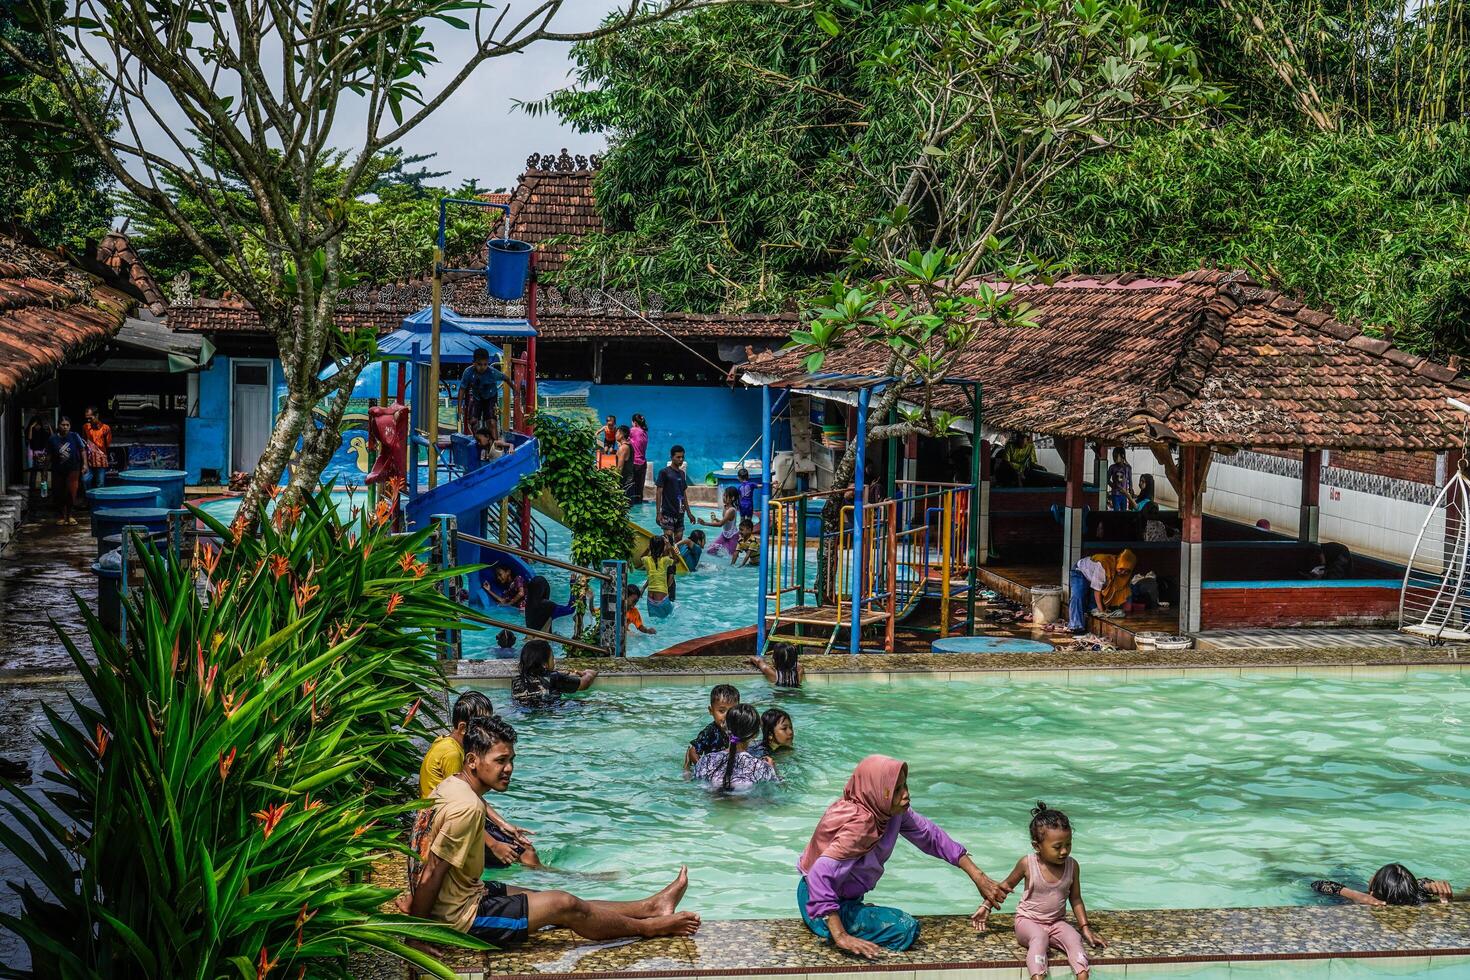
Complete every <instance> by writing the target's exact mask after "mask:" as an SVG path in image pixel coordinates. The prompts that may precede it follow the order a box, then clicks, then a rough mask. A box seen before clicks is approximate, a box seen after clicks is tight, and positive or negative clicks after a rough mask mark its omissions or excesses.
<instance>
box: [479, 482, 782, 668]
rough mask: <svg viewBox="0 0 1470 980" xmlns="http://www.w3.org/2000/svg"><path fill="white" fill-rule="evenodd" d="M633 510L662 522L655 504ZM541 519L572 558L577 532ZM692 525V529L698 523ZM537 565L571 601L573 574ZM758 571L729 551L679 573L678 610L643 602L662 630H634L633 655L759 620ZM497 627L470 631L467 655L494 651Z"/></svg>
mask: <svg viewBox="0 0 1470 980" xmlns="http://www.w3.org/2000/svg"><path fill="white" fill-rule="evenodd" d="M695 513H697V514H699V516H700V517H708V516H709V515H708V513H707V512H706V509H705V508H699V509H697V510H696V511H695ZM628 516H629V517H630V518H631V519H632V520H634V521H635V522H636V523H638V524H640V525H641V526H643V527H646V528H650V529H652V528H654V527H656V526H657V524H656V521H655V520H654V512H653V505H652V504H642V505H640V506H637V507H634V508H633V509H632V510H631V511H630V512H629V515H628ZM538 519H539V520H540V521H541V523H542V525H543V526H544V527H545V528H546V538H547V553H548V554H550V555H551V556H552V557H556V558H561V559H562V560H566V557H567V555H569V554H571V549H572V534H571V532H570V531H568V530H567V529H566V528H564V527H562V526H561V525H560V524H558V523H556V522H555V521H551V520H547V519H546V518H544V517H539V518H538ZM689 530H692V527H691V528H690V529H689ZM704 530H705V531H706V532H709V531H710V530H712V529H711V528H705V529H704ZM686 533H687V531H686ZM537 570H538V571H540V572H541V574H543V575H545V576H546V580H547V581H548V582H550V583H551V595H552V597H553V598H554V599H556V601H557V602H566V601H567V595H568V593H569V589H570V584H571V583H570V574H569V573H568V572H564V571H561V570H560V569H556V568H551V567H549V566H541V567H540V568H539V569H537ZM758 571H759V570H758V569H756V568H754V567H751V568H746V567H743V566H742V567H740V568H735V567H733V566H731V564H730V559H729V558H728V557H726V556H721V555H714V556H706V557H705V558H704V560H702V561H701V562H700V564H699V568H698V569H697V570H696V571H695V572H694V573H693V574H692V575H681V576H679V577H678V581H677V593H676V594H677V596H678V598H677V599H676V600H675V602H674V612H673V614H672V615H670V616H669V618H667V619H653V618H652V617H651V616H649V615H648V611H647V605H646V604H644V605H641V606H640V611H642V612H643V621H644V624H645V625H647V626H651V627H653V628H654V629H655V630H657V631H658V632H657V633H656V634H654V635H653V636H645V635H644V634H642V633H639V632H637V631H636V630H634V631H633V632H631V633H630V634H629V636H628V647H627V655H628V656H630V657H647V656H651V655H652V654H654V653H657V652H658V651H660V650H663V649H666V648H668V647H671V646H673V645H674V644H676V643H682V642H684V641H685V640H692V639H694V638H696V637H700V636H708V635H709V634H711V633H719V632H721V631H723V630H729V629H734V628H735V627H737V626H753V625H755V612H756V588H757V583H758V582H759V581H760V579H759V574H758ZM646 578H647V574H646V573H645V572H643V571H641V570H633V571H631V572H630V574H629V580H630V581H632V582H633V583H634V584H636V585H642V584H643V581H644V579H646ZM487 611H488V612H489V614H490V615H491V616H492V617H494V618H496V619H499V620H501V621H502V622H510V623H516V624H518V625H522V624H524V622H525V620H524V618H523V616H522V614H521V613H520V611H519V610H515V609H508V608H505V607H502V606H494V607H491V608H490V609H488V610H487ZM573 622H574V621H573V619H572V617H570V616H568V617H566V618H565V619H558V620H557V621H556V624H555V632H557V633H560V634H562V635H563V636H570V635H571V633H572V627H573ZM494 632H495V631H494V630H493V629H490V630H480V631H478V632H471V631H466V632H465V634H464V656H465V657H466V658H467V659H476V658H480V657H485V656H490V655H492V654H493V648H494V646H495V639H494Z"/></svg>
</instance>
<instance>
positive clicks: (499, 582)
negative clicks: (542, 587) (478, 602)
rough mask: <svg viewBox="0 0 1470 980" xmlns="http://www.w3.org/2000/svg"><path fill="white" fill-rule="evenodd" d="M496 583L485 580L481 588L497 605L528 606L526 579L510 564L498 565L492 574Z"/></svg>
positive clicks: (519, 607)
mask: <svg viewBox="0 0 1470 980" xmlns="http://www.w3.org/2000/svg"><path fill="white" fill-rule="evenodd" d="M491 577H492V578H493V579H494V583H493V584H492V583H491V582H484V583H482V584H481V585H480V588H482V589H484V590H485V594H486V595H488V596H489V597H490V598H491V599H493V600H495V603H496V605H500V606H515V607H516V608H517V609H524V608H525V606H526V580H525V579H524V578H522V577H521V576H519V575H517V574H516V573H515V572H514V571H513V570H512V569H511V568H510V566H508V565H496V566H495V571H494V573H492V576H491Z"/></svg>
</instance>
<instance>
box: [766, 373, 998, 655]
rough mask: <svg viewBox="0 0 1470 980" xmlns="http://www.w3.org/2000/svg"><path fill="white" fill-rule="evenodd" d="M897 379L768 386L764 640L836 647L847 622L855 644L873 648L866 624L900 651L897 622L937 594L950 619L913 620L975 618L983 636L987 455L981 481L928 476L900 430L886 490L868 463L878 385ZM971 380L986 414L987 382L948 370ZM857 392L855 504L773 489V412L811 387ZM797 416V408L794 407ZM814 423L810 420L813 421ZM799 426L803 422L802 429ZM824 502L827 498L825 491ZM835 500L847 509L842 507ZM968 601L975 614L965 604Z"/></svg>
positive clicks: (975, 458)
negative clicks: (959, 607) (979, 599)
mask: <svg viewBox="0 0 1470 980" xmlns="http://www.w3.org/2000/svg"><path fill="white" fill-rule="evenodd" d="M891 383H892V379H887V378H873V377H864V376H854V375H830V374H829V375H814V376H811V377H808V378H804V379H801V380H799V381H795V382H791V383H789V384H786V385H783V386H782V387H783V388H785V389H787V390H783V391H781V394H780V395H779V396H778V397H777V398H776V399H775V401H774V403H773V400H772V396H771V391H772V388H773V387H775V386H772V385H767V386H764V387H763V389H762V390H763V399H764V407H765V409H766V431H765V436H764V438H763V439H762V452H763V454H764V455H763V457H762V464H763V470H764V473H765V474H767V476H765V477H764V479H763V483H762V497H761V509H762V512H763V513H764V514H765V515H766V519H765V520H764V521H762V522H761V538H762V541H761V571H760V579H761V582H762V583H763V588H762V590H761V593H760V596H759V603H758V605H759V608H758V612H757V624H756V633H757V649H759V650H764V649H765V647H766V645H767V644H768V643H769V642H770V641H771V640H772V639H773V638H776V639H780V640H782V641H785V642H792V643H797V644H801V645H805V646H813V647H820V648H822V649H823V651H824V652H830V651H831V650H833V649H834V648H835V647H836V645H837V641H838V638H839V635H840V634H842V633H843V632H844V631H845V633H846V637H847V650H848V652H849V653H850V654H853V655H856V654H858V653H860V652H862V649H863V647H862V639H863V635H864V633H865V632H867V633H869V634H878V635H880V636H881V646H882V649H883V651H884V652H888V653H891V652H893V649H894V639H895V631H896V629H897V628H898V626H899V625H900V624H902V623H904V622H905V621H906V620H907V619H908V618H909V617H910V616H911V615H912V614H913V613H914V612H915V610H916V609H917V608H918V607H919V604H920V602H921V601H922V600H924V599H933V600H937V604H938V607H939V618H938V623H937V625H935V626H932V627H910V626H906V627H905V629H910V630H914V631H923V632H927V631H933V632H935V633H937V634H938V635H939V636H940V637H945V636H949V635H951V633H952V632H954V631H955V630H957V629H960V628H963V630H964V632H965V633H966V634H967V635H973V634H974V623H975V598H976V592H977V585H976V574H977V572H976V567H977V565H978V564H979V562H980V558H981V556H980V554H979V547H978V545H979V535H978V534H976V533H975V528H977V527H978V525H979V514H978V510H979V506H978V505H979V497H978V495H977V494H976V493H975V487H977V486H978V485H979V467H980V456H979V454H978V453H972V471H973V472H972V478H973V479H972V482H971V483H969V484H957V483H925V482H917V481H913V480H900V479H898V475H897V469H898V468H897V443H896V440H895V439H889V440H888V443H889V445H888V465H887V467H886V493H884V498H885V499H881V500H876V499H873V500H870V499H868V498H869V497H870V496H871V495H872V494H873V493H874V492H875V491H874V490H873V489H871V488H870V487H869V484H868V481H867V480H866V479H865V477H866V475H867V471H868V461H867V456H868V438H867V436H868V421H869V420H868V409H869V405H870V402H871V397H872V394H873V393H874V392H875V391H881V390H882V389H883V388H884V387H886V386H887V385H888V384H891ZM944 383H945V384H950V385H956V386H962V387H964V388H966V389H967V392H968V396H969V400H970V407H971V411H972V416H971V417H972V418H973V419H974V424H975V426H977V427H978V426H979V424H980V421H979V420H980V391H979V386H978V385H977V384H975V383H973V382H969V381H964V380H961V379H953V380H948V379H947V380H946V381H945V382H944ZM834 391H835V392H842V393H844V394H848V395H851V394H855V395H856V398H855V402H856V405H855V408H856V419H855V436H854V437H855V439H856V440H857V442H858V445H859V447H861V448H860V450H859V452H858V454H857V458H856V466H855V468H854V473H853V489H852V490H851V491H848V493H849V494H850V495H851V498H852V499H851V502H846V501H845V500H844V501H836V502H834V501H833V500H831V499H826V498H828V497H829V495H828V494H814V493H811V492H808V491H806V490H805V489H799V490H798V492H797V493H795V494H791V495H787V496H782V497H778V498H775V499H771V496H770V494H771V487H772V482H771V478H770V476H769V474H770V473H771V450H772V436H773V433H772V431H771V426H772V422H773V421H774V420H775V419H777V418H779V416H780V414H781V411H782V409H783V408H788V409H789V406H790V405H791V404H792V401H793V399H792V398H791V395H793V394H802V393H807V392H814V393H815V392H834ZM788 415H789V410H788ZM801 424H805V420H804V419H803V420H801ZM793 431H795V430H793ZM819 500H820V503H817V501H819ZM834 510H835V514H834V513H833V512H834ZM956 602H963V603H964V607H965V612H964V615H963V618H962V619H961V618H959V617H957V616H956V615H955V613H956V610H955V603H956Z"/></svg>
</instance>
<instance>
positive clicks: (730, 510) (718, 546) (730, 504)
mask: <svg viewBox="0 0 1470 980" xmlns="http://www.w3.org/2000/svg"><path fill="white" fill-rule="evenodd" d="M739 505H740V491H739V490H736V489H735V488H734V487H726V488H725V510H724V513H723V514H722V515H721V516H716V515H714V514H710V516H709V520H705V519H704V518H702V517H698V518H695V520H696V521H697V522H698V523H700V524H703V525H704V526H705V527H717V528H719V529H720V533H719V536H718V537H716V538H715V540H714V542H713V543H712V544H711V545H710V546H709V553H710V554H712V555H718V554H720V553H721V552H723V553H725V554H727V555H729V556H730V564H732V565H733V564H735V556H736V555H738V554H739V553H740V506H739Z"/></svg>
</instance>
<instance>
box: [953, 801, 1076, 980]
mask: <svg viewBox="0 0 1470 980" xmlns="http://www.w3.org/2000/svg"><path fill="white" fill-rule="evenodd" d="M1031 847H1032V850H1033V853H1031V854H1027V855H1025V856H1024V857H1022V858H1021V860H1019V861H1017V862H1016V867H1015V869H1014V870H1012V871H1011V873H1010V875H1008V876H1007V877H1006V880H1005V881H1003V882H1002V883H1001V885H1002V887H1004V888H1007V889H1012V888H1015V887H1016V885H1018V884H1019V883H1020V882H1021V880H1022V879H1025V881H1026V891H1025V893H1024V894H1023V895H1022V897H1021V904H1020V905H1018V906H1016V941H1017V942H1018V943H1020V944H1021V945H1022V946H1025V947H1026V968H1027V970H1028V971H1030V973H1031V980H1040V978H1042V977H1044V976H1046V971H1047V960H1048V959H1049V958H1050V952H1051V950H1053V949H1060V950H1062V951H1063V952H1065V953H1066V954H1067V963H1068V964H1069V965H1070V966H1071V967H1072V972H1073V973H1074V974H1076V975H1077V977H1078V980H1087V977H1088V972H1087V971H1088V962H1087V951H1086V950H1085V949H1083V946H1082V941H1083V940H1084V939H1086V940H1087V942H1088V943H1089V944H1091V945H1092V946H1094V947H1096V948H1097V949H1102V948H1103V946H1104V945H1105V944H1104V943H1103V940H1102V937H1101V936H1099V935H1098V934H1097V933H1095V932H1093V931H1092V929H1090V928H1089V927H1088V925H1087V907H1086V906H1085V905H1083V904H1082V880H1081V874H1080V872H1079V871H1078V868H1077V862H1076V861H1074V860H1073V859H1072V857H1071V854H1072V824H1071V823H1070V822H1069V821H1068V820H1067V815H1066V814H1065V813H1063V812H1062V811H1060V810H1053V809H1051V808H1050V807H1048V806H1047V805H1046V804H1045V803H1037V804H1036V807H1035V809H1033V810H1032V811H1031ZM1069 901H1070V902H1071V904H1072V914H1073V915H1074V916H1075V917H1076V919H1077V928H1080V929H1081V930H1082V932H1081V934H1080V935H1079V934H1078V931H1077V929H1075V928H1073V927H1072V925H1071V923H1069V922H1068V921H1067V903H1068V902H1069ZM989 914H990V906H984V907H982V908H981V909H980V910H979V911H977V912H976V913H975V917H974V921H975V925H976V926H977V927H978V928H981V929H983V928H984V924H985V920H986V918H987V917H988V916H989Z"/></svg>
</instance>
